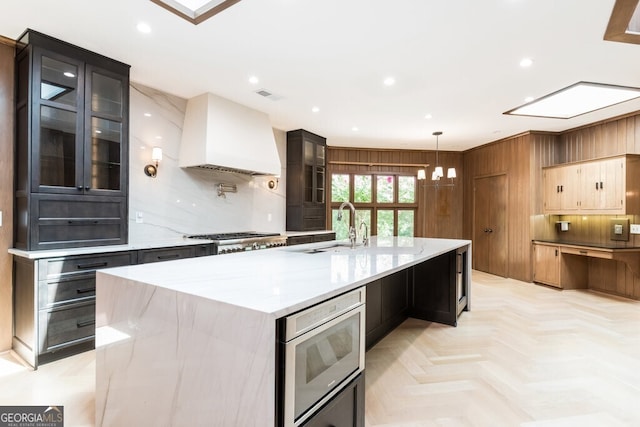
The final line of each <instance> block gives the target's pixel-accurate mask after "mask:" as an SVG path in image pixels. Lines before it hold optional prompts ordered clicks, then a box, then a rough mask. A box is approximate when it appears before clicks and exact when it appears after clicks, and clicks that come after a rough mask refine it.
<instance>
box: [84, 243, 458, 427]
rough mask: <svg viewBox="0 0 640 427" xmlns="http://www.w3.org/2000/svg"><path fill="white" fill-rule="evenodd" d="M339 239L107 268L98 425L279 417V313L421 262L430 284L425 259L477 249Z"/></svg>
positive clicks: (255, 421)
mask: <svg viewBox="0 0 640 427" xmlns="http://www.w3.org/2000/svg"><path fill="white" fill-rule="evenodd" d="M338 243H339V244H336V242H323V243H317V244H307V245H299V246H293V247H284V248H276V249H269V250H262V251H255V252H248V253H240V254H230V255H223V256H211V257H201V258H191V259H184V260H178V261H169V262H162V263H154V264H149V265H138V266H130V267H118V268H113V269H107V270H101V271H98V272H97V276H96V277H97V297H96V372H97V379H96V425H109V426H111V425H220V426H229V425H234V426H272V425H274V424H275V419H276V414H275V410H276V409H275V408H276V400H277V399H278V398H279V397H278V396H277V395H276V387H275V381H276V375H277V372H276V370H277V369H276V359H275V358H276V355H275V353H276V340H277V336H276V333H277V332H276V319H278V318H281V317H284V316H286V315H288V314H290V313H293V312H296V311H299V310H301V309H303V308H306V307H309V306H312V305H314V304H316V303H319V302H322V301H325V300H327V299H330V298H331V297H333V296H336V295H340V294H343V293H344V292H347V291H349V290H352V289H355V288H358V287H360V286H363V285H367V284H370V283H372V282H375V281H376V280H379V279H381V278H384V277H387V276H389V275H392V274H394V273H397V272H400V271H403V270H407V269H411V268H414V267H416V270H415V273H413V274H412V275H411V278H412V280H413V282H412V283H413V286H415V283H417V282H418V281H421V282H424V283H425V286H429V285H428V282H429V280H428V279H427V278H419V273H418V267H419V266H421V265H423V264H425V263H426V262H427V261H428V260H431V259H440V258H442V256H443V255H445V254H451V253H453V255H455V254H456V251H457V250H460V248H468V250H469V251H470V242H469V241H467V240H449V239H424V238H380V239H378V238H375V237H374V238H372V239H371V244H370V246H369V247H362V246H359V247H357V248H355V249H351V248H350V247H348V246H345V245H344V244H342V243H344V242H338ZM467 256H468V258H467V259H470V253H469V252H467ZM447 259H452V260H453V262H454V264H455V259H456V258H455V256H454V257H451V258H447ZM450 264H451V263H450V262H449V261H446V262H445V264H442V263H441V264H439V265H447V266H449V265H450ZM469 268H470V266H469V265H468V263H466V265H464V269H465V270H466V271H465V277H467V278H468V277H469V271H468V270H469ZM447 269H448V267H447ZM423 271H425V272H429V269H428V268H427V269H426V270H424V269H423ZM454 287H455V285H454ZM454 294H455V292H454ZM465 298H466V299H465V302H466V306H467V308H468V305H469V300H468V298H469V296H468V292H467V291H465ZM453 310H454V311H456V312H455V313H454V316H456V315H457V307H456V308H453ZM434 320H438V319H434ZM454 324H455V323H454Z"/></svg>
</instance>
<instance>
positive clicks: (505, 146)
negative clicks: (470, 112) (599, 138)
mask: <svg viewBox="0 0 640 427" xmlns="http://www.w3.org/2000/svg"><path fill="white" fill-rule="evenodd" d="M530 141H531V135H530V134H529V133H526V134H522V135H516V136H514V137H511V138H506V139H503V140H500V141H496V142H493V143H491V144H487V145H483V146H481V147H478V148H474V149H471V150H469V151H466V152H465V153H464V176H465V180H464V188H465V190H466V191H465V195H464V212H465V214H464V225H463V231H464V238H466V239H471V238H472V236H473V209H474V207H473V191H474V179H475V178H478V177H483V176H490V175H498V174H506V176H507V186H508V189H509V190H508V191H509V194H508V201H507V204H508V206H507V209H508V215H509V219H508V224H507V233H508V238H507V240H508V246H509V247H508V248H507V252H508V254H509V255H508V273H507V274H508V277H512V278H514V279H518V280H524V281H531V277H532V271H531V239H532V234H533V224H532V222H531V212H532V203H533V198H534V195H533V194H532V192H531V183H532V176H531V169H530V163H531V153H530Z"/></svg>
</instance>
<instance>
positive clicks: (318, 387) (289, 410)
mask: <svg viewBox="0 0 640 427" xmlns="http://www.w3.org/2000/svg"><path fill="white" fill-rule="evenodd" d="M364 328H365V288H364V287H362V288H359V289H357V290H354V291H351V292H348V293H346V294H343V295H340V296H338V297H335V298H332V299H331V300H328V301H325V302H323V303H320V304H318V305H316V306H313V307H311V308H308V309H305V310H303V311H301V312H298V313H295V314H292V315H290V316H288V317H286V318H285V319H282V323H281V326H280V327H279V330H280V332H279V334H281V336H280V339H279V351H278V353H279V359H280V364H279V365H280V367H281V369H280V370H281V374H280V375H281V378H280V379H279V384H280V385H281V387H280V390H278V391H277V393H278V394H279V395H280V396H279V399H281V401H280V402H281V403H280V405H279V409H278V411H277V412H278V414H279V415H278V417H279V419H280V420H279V422H278V423H277V424H278V425H281V426H284V427H296V426H299V425H301V424H302V423H304V422H305V421H306V420H307V419H308V418H309V417H311V416H312V415H313V414H314V413H315V412H316V411H317V410H318V409H320V407H322V406H323V405H324V404H325V403H327V402H328V401H329V400H331V398H332V397H333V396H335V395H336V394H338V393H339V392H340V391H341V390H342V389H343V388H344V387H345V386H346V385H347V384H348V383H349V382H350V381H351V380H352V379H354V378H355V377H356V376H357V375H358V374H360V373H361V372H363V371H364V353H365V347H364V337H365V329H364Z"/></svg>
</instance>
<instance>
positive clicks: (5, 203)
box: [0, 38, 15, 352]
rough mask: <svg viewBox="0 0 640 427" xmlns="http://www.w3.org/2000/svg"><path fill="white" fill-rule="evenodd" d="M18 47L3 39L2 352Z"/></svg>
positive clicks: (8, 329) (8, 290)
mask: <svg viewBox="0 0 640 427" xmlns="http://www.w3.org/2000/svg"><path fill="white" fill-rule="evenodd" d="M14 55H15V45H14V44H13V42H12V41H9V40H6V39H3V38H0V120H2V126H0V211H2V226H1V227H0V352H2V351H5V350H9V349H10V348H11V337H12V335H13V321H12V319H13V308H12V307H13V304H12V300H13V296H12V295H13V292H12V256H11V255H9V254H8V253H7V250H8V249H9V248H11V247H13V127H14V126H13V123H14V105H13V104H14V94H13V86H14V84H13V81H14V78H13V76H14V71H13V62H14V60H13V59H14Z"/></svg>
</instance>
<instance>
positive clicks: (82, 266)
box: [77, 261, 109, 270]
mask: <svg viewBox="0 0 640 427" xmlns="http://www.w3.org/2000/svg"><path fill="white" fill-rule="evenodd" d="M107 265H109V263H108V262H106V261H102V262H92V263H89V264H78V265H77V267H78V270H86V269H88V268H100V267H106V266H107Z"/></svg>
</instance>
